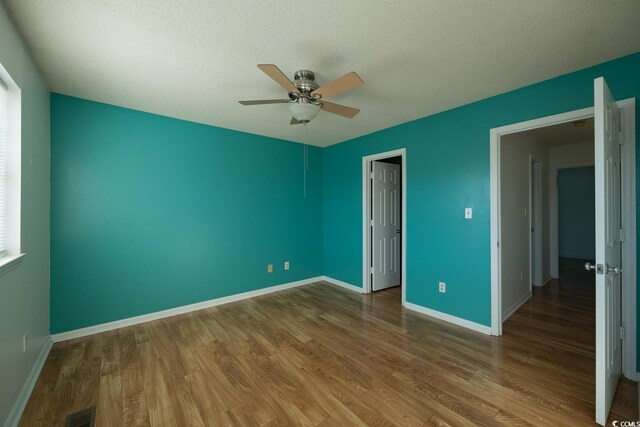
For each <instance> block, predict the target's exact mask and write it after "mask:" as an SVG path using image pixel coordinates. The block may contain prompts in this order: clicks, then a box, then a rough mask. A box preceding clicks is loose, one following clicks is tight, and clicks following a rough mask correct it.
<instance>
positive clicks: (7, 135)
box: [0, 65, 21, 273]
mask: <svg viewBox="0 0 640 427" xmlns="http://www.w3.org/2000/svg"><path fill="white" fill-rule="evenodd" d="M20 108H21V107H20V89H19V88H18V86H17V85H16V84H15V83H14V81H13V80H12V79H11V77H10V76H9V74H8V73H7V72H6V70H5V69H4V68H3V67H2V65H0V273H2V271H3V268H4V267H5V266H7V265H8V264H10V263H12V261H14V260H17V259H19V258H20V256H21V253H20V179H21V175H20V151H21V150H20Z"/></svg>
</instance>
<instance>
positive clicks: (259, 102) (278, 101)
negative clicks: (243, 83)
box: [238, 99, 291, 105]
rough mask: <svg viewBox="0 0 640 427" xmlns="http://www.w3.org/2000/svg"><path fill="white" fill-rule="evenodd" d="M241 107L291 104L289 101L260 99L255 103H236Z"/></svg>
mask: <svg viewBox="0 0 640 427" xmlns="http://www.w3.org/2000/svg"><path fill="white" fill-rule="evenodd" d="M238 102H239V103H240V104H242V105H262V104H284V103H287V102H291V100H290V99H260V100H257V101H238Z"/></svg>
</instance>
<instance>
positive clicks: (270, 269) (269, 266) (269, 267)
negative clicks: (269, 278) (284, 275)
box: [267, 264, 273, 273]
mask: <svg viewBox="0 0 640 427" xmlns="http://www.w3.org/2000/svg"><path fill="white" fill-rule="evenodd" d="M267 273H273V264H269V265H267Z"/></svg>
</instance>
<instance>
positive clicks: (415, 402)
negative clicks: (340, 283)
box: [20, 280, 638, 427]
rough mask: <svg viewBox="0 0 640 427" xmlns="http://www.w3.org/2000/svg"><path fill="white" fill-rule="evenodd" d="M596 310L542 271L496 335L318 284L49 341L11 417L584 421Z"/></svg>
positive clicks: (342, 422) (112, 421)
mask: <svg viewBox="0 0 640 427" xmlns="http://www.w3.org/2000/svg"><path fill="white" fill-rule="evenodd" d="M469 303H470V304H472V303H473V301H469ZM593 305H594V304H593V285H592V284H591V285H589V283H588V282H587V283H585V282H584V281H576V280H566V281H560V282H552V283H550V284H549V285H547V286H545V287H544V288H542V289H535V293H534V297H533V299H532V300H531V301H529V302H528V303H527V304H525V306H523V308H522V309H521V310H519V311H518V312H517V313H516V314H514V315H513V316H512V317H511V318H510V319H509V320H508V322H507V323H506V324H505V328H504V331H505V334H504V336H503V337H502V338H496V337H490V336H486V335H483V334H480V333H476V332H473V331H469V330H466V329H464V328H461V327H456V326H452V325H449V324H447V323H444V322H441V321H438V320H433V319H431V318H428V317H426V316H423V315H420V314H417V313H414V312H412V311H410V310H405V309H402V307H401V305H400V289H399V288H395V289H390V290H387V291H382V292H378V293H375V294H372V295H359V294H356V293H353V292H350V291H347V290H344V289H342V288H338V287H336V286H333V285H330V284H327V283H322V282H320V283H317V284H312V285H308V286H304V287H299V288H294V289H290V290H286V291H282V292H278V293H275V294H271V295H266V296H262V297H257V298H253V299H250V300H245V301H240V302H236V303H231V304H227V305H223V306H218V307H214V308H210V309H206V310H201V311H198V312H193V313H189V314H185V315H180V316H175V317H171V318H167V319H162V320H157V321H153V322H149V323H145V324H141V325H137V326H132V327H128V328H123V329H119V330H116V331H111V332H106V333H103V334H98V335H93V336H90V337H85V338H80V339H76V340H71V341H67V342H62V343H57V344H55V345H54V346H53V349H52V350H51V353H50V355H49V358H48V359H47V362H46V364H45V366H44V368H43V371H42V373H41V375H40V378H39V380H38V382H37V384H36V387H35V389H34V392H33V394H32V395H31V398H30V400H29V403H28V405H27V408H26V410H25V412H24V414H23V417H22V420H21V424H20V425H21V426H30V427H31V426H34V427H38V426H61V425H64V421H65V418H66V416H67V415H68V414H70V413H73V412H76V411H78V410H81V409H84V408H86V407H89V406H93V405H96V406H97V413H96V425H98V426H219V425H248V426H284V425H305V426H306V425H315V426H348V425H389V426H393V425H403V426H404V425H406V426H420V425H450V426H461V425H489V426H492V425H509V426H513V425H536V426H547V425H548V426H551V425H554V426H558V425H590V424H593V419H594V407H593V396H594V378H593V377H594V353H593V351H594V349H593V347H594V336H593V335H594V323H593ZM636 393H637V392H636V385H635V383H633V382H630V381H623V383H622V384H621V385H620V387H619V390H618V393H617V395H616V400H615V403H614V413H613V414H612V417H611V419H619V420H634V419H636V418H637V416H638V407H637V404H638V403H637V394H636Z"/></svg>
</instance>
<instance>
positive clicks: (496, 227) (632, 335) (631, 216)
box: [489, 98, 638, 381]
mask: <svg viewBox="0 0 640 427" xmlns="http://www.w3.org/2000/svg"><path fill="white" fill-rule="evenodd" d="M617 105H618V108H620V109H621V117H622V126H623V134H624V144H622V150H623V151H622V165H621V168H622V177H621V178H622V188H621V197H622V208H621V212H622V215H623V216H622V224H623V227H624V229H625V240H624V242H623V244H622V262H623V266H624V267H623V268H624V273H623V277H622V293H623V295H622V320H623V325H624V328H625V339H624V340H623V356H622V369H623V374H624V376H625V377H627V378H629V379H632V380H634V381H635V380H636V378H637V376H638V374H637V371H636V338H637V337H636V303H635V302H636V268H637V266H636V164H635V159H636V155H635V151H636V129H635V114H636V113H635V109H636V105H635V98H630V99H625V100H622V101H618V102H617ZM593 116H594V108H593V107H588V108H583V109H580V110H574V111H569V112H566V113H561V114H555V115H552V116H547V117H542V118H538V119H533V120H528V121H524V122H520V123H514V124H511V125H507V126H501V127H497V128H493V129H490V131H489V141H490V143H489V146H490V200H491V201H490V217H491V220H490V227H491V335H496V336H500V335H502V321H503V320H502V283H501V278H500V266H501V257H502V254H501V248H500V246H499V242H500V236H501V229H500V138H501V137H502V136H505V135H508V134H512V133H516V132H522V131H526V130H532V129H537V128H541V127H547V126H552V125H556V124H561V123H566V122H572V121H576V120H582V119H587V118H591V117H593Z"/></svg>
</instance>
